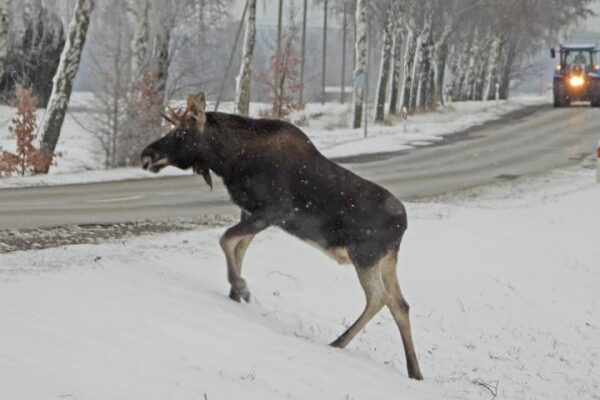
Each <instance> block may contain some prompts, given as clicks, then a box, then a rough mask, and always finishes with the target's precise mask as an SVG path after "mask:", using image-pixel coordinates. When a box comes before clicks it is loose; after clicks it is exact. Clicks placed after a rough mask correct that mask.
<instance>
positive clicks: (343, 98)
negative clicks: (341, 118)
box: [340, 2, 348, 104]
mask: <svg viewBox="0 0 600 400" xmlns="http://www.w3.org/2000/svg"><path fill="white" fill-rule="evenodd" d="M347 20H348V3H346V2H344V16H343V19H342V78H341V83H340V91H341V96H340V103H342V104H344V102H345V101H346V42H347V40H348V39H347V37H346V32H347V30H348V22H347Z"/></svg>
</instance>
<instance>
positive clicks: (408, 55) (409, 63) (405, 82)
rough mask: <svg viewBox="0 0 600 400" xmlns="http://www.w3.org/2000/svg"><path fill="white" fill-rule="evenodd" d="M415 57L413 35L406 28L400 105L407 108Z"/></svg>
mask: <svg viewBox="0 0 600 400" xmlns="http://www.w3.org/2000/svg"><path fill="white" fill-rule="evenodd" d="M414 57H415V37H414V34H413V31H412V30H411V29H407V33H406V46H405V49H404V63H403V66H402V68H403V73H402V75H403V79H402V89H401V90H400V96H401V97H400V107H402V108H404V107H406V108H407V109H408V107H409V105H410V89H411V86H412V72H411V71H412V68H413V62H414Z"/></svg>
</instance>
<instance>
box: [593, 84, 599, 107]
mask: <svg viewBox="0 0 600 400" xmlns="http://www.w3.org/2000/svg"><path fill="white" fill-rule="evenodd" d="M592 107H596V108H598V107H600V81H596V82H594V90H593V91H592Z"/></svg>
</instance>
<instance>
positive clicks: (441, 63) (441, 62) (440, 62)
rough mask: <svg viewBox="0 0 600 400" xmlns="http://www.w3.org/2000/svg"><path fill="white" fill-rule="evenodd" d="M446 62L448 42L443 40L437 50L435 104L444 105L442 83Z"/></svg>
mask: <svg viewBox="0 0 600 400" xmlns="http://www.w3.org/2000/svg"><path fill="white" fill-rule="evenodd" d="M447 62H448V40H443V41H442V42H441V43H440V44H439V46H438V48H437V63H436V64H437V73H436V84H435V100H434V102H435V103H436V104H440V105H444V103H445V100H444V81H445V77H446V63H447Z"/></svg>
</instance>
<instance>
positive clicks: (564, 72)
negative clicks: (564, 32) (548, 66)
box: [551, 45, 600, 107]
mask: <svg viewBox="0 0 600 400" xmlns="http://www.w3.org/2000/svg"><path fill="white" fill-rule="evenodd" d="M599 52H600V50H599V49H597V48H596V46H594V45H565V46H563V45H561V46H560V49H559V60H560V61H559V64H558V65H557V66H556V70H555V71H554V84H553V89H554V106H555V107H563V106H569V105H571V102H573V101H589V102H591V103H592V106H594V107H598V106H600V59H599V54H598V53H599ZM551 56H552V58H556V56H557V52H556V50H555V49H551Z"/></svg>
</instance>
